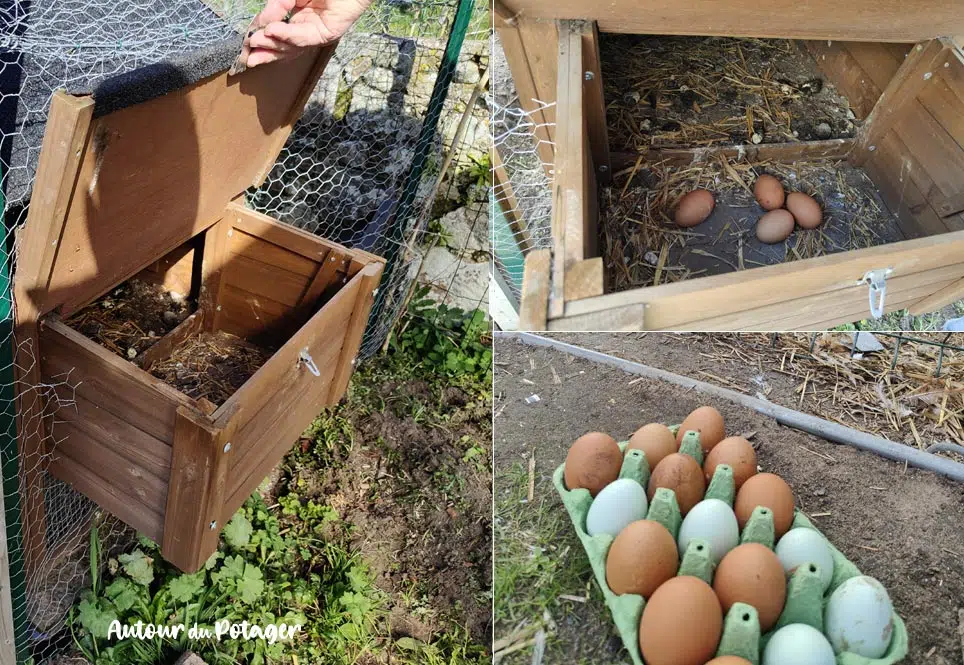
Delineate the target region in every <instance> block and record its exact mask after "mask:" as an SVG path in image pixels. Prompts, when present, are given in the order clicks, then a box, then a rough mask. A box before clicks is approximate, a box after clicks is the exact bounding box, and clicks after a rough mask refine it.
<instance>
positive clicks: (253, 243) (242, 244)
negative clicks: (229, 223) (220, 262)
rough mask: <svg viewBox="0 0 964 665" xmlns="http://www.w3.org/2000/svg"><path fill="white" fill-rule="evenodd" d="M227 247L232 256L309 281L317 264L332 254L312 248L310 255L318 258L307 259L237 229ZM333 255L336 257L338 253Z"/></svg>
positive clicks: (323, 249) (327, 250) (326, 250)
mask: <svg viewBox="0 0 964 665" xmlns="http://www.w3.org/2000/svg"><path fill="white" fill-rule="evenodd" d="M228 247H229V251H230V253H231V254H232V256H243V257H245V258H248V259H252V260H255V261H262V262H263V263H267V264H269V265H272V266H275V267H277V268H280V269H282V270H287V271H288V272H291V273H294V274H295V275H298V276H299V277H304V278H305V279H310V278H311V277H312V276H313V275H314V274H315V273H316V272H317V271H318V263H319V262H320V261H321V260H322V259H324V258H327V257H328V255H329V254H331V253H332V250H330V249H328V248H327V247H312V249H311V251H312V253H317V254H318V256H316V257H314V258H310V259H309V258H306V257H304V256H302V255H301V254H300V253H298V252H296V251H293V250H291V249H288V248H285V247H281V246H279V245H276V244H274V243H270V242H268V241H266V240H262V239H261V238H258V237H257V236H253V235H251V234H250V233H245V232H244V231H241V230H240V229H238V228H235V229H234V233H233V234H232V235H231V242H230V244H229V245H228ZM334 254H335V255H338V252H334Z"/></svg>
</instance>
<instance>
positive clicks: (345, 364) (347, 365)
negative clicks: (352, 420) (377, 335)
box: [328, 263, 383, 404]
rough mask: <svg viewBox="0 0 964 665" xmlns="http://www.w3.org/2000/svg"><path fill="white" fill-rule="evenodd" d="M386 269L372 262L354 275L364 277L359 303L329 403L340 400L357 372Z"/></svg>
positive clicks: (351, 319)
mask: <svg viewBox="0 0 964 665" xmlns="http://www.w3.org/2000/svg"><path fill="white" fill-rule="evenodd" d="M382 268H383V266H382V264H381V263H369V264H368V265H367V266H365V268H364V269H363V270H362V271H361V272H360V273H358V275H356V276H355V277H353V278H352V282H354V281H355V280H360V283H359V285H358V295H357V296H356V297H355V305H354V307H352V310H351V318H350V319H349V320H348V325H347V329H346V331H345V341H344V343H343V344H342V348H341V354H340V355H339V358H338V364H337V366H336V368H335V376H334V378H333V379H332V381H331V392H330V393H329V394H328V403H329V404H335V403H337V402H338V401H339V400H340V399H341V398H342V396H344V394H345V391H346V390H348V381H349V380H350V379H351V375H352V372H354V371H355V360H356V357H357V356H358V349H359V347H361V342H362V336H363V335H364V334H365V326H367V325H368V315H369V314H370V313H371V311H372V305H373V304H374V303H375V293H376V290H377V289H378V284H379V282H380V281H381V279H382Z"/></svg>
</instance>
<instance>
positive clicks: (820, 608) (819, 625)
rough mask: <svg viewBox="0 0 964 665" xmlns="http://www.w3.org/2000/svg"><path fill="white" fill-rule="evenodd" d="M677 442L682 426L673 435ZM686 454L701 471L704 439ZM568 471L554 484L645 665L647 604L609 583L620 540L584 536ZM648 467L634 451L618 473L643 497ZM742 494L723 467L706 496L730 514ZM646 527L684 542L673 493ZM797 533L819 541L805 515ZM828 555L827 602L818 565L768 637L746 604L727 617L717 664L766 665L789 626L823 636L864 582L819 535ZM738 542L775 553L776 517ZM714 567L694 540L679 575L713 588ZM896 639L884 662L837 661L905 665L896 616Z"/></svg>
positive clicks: (790, 592) (763, 512)
mask: <svg viewBox="0 0 964 665" xmlns="http://www.w3.org/2000/svg"><path fill="white" fill-rule="evenodd" d="M670 429H671V430H673V433H674V434H675V433H676V432H677V431H678V429H679V426H678V425H676V426H673V427H671V428H670ZM627 445H628V442H627V441H624V442H622V443H620V444H619V448H620V450H622V451H624V453H625V450H626V446H627ZM680 452H681V453H684V454H688V455H690V456H691V457H693V458H694V459H695V460H696V461H697V462H698V463H699V464H700V466H702V464H703V451H702V448H701V447H700V444H699V434H698V433H696V432H687V433H686V436H684V437H683V441H682V443H681V445H680ZM564 469H565V464H560V465H559V467H558V468H557V469H556V471H555V473H554V474H553V476H552V481H553V483H554V484H555V486H556V491H558V492H559V496H560V497H561V498H562V502H563V504H564V505H565V507H566V510H567V511H568V512H569V517H570V519H571V520H572V524H573V526H574V527H575V529H576V534H577V535H578V536H579V540H580V541H581V542H582V545H583V548H584V549H585V550H586V555H587V556H588V557H589V563H590V564H591V566H592V570H593V573H594V574H595V576H596V582H597V583H598V584H599V588H600V589H602V592H603V596H604V598H605V601H606V605H607V606H608V607H609V611H610V613H611V614H612V617H613V622H614V623H615V624H616V629H617V631H618V632H619V636H620V637H621V638H622V640H623V645H624V646H625V647H626V650H627V651H628V652H629V655H630V657H631V658H632V661H633V663H634V665H644V663H643V659H642V656H641V655H640V652H639V621H640V618H641V617H642V614H643V608H644V607H645V605H646V601H645V600H644V599H643V597H642V596H638V595H636V594H629V593H627V594H623V595H617V594H615V593H613V591H612V590H611V589H610V588H609V585H608V584H607V583H606V555H607V553H608V552H609V547H610V545H612V542H613V540H614V538H613V537H612V536H608V535H598V536H590V535H589V534H588V533H586V515H587V513H588V512H589V506H590V505H592V496H591V495H590V494H589V491H588V490H586V489H581V488H578V489H575V490H571V491H570V490H567V489H566V486H565V482H564V480H563V475H564ZM649 473H650V469H649V465H648V464H647V462H646V458H645V456H644V455H643V453H642V452H641V451H638V450H630V451H629V452H628V453H626V454H625V456H624V458H623V465H622V468H621V469H620V472H619V477H620V478H632V479H633V480H635V481H636V482H638V483H639V484H640V485H642V486H643V488H644V489H645V488H646V487H647V485H648V484H649ZM735 495H736V489H735V483H734V481H733V470H732V469H731V468H730V467H729V466H727V465H725V464H721V465H719V466H718V467H717V468H716V471H715V472H714V474H713V478H712V479H711V480H710V484H709V487H707V489H706V493H705V495H704V498H705V499H720V500H721V501H724V502H726V503H727V504H729V505H730V506H731V507H732V506H733V501H734V499H735ZM646 519H649V520H653V521H656V522H659V523H660V524H662V525H663V526H665V527H666V528H667V530H669V532H670V534H672V536H673V540H676V539H677V536H678V535H679V529H680V525H681V524H682V521H683V519H682V516H681V515H680V510H679V505H678V504H677V502H676V495H675V494H674V493H673V492H672V491H671V490H668V489H665V488H659V489H657V490H656V492H655V494H654V496H653V500H652V501H651V502H650V505H649V510H648V513H647V515H646ZM792 528H806V529H813V530H814V531H816V532H817V533H820V531H819V529H817V528H816V527H815V526H814V525H813V524H812V523H811V522H810V520H809V519H807V517H806V515H804V514H803V513H801V512H800V511H796V512H795V514H794V519H793V525H792ZM820 535H821V536H822V537H823V538H824V540H825V541H827V544H828V545H829V547H830V552H831V556H832V557H833V566H834V569H833V578H832V582H831V583H830V588H829V589H828V590H827V593H826V594H823V593H822V589H821V585H820V571H819V568H818V567H817V566H816V565H815V564H813V565H810V566H806V567H803V566H801V567H800V568H798V569H797V570H796V571H795V572H794V573H793V575H791V577H790V580H789V581H788V584H787V600H786V604H785V606H784V609H783V612H782V614H781V615H780V618H779V619H778V620H777V623H776V626H774V628H773V630H772V631H770V632H769V633H766V634H762V632H761V630H760V621H759V617H758V616H757V612H756V610H755V609H754V608H753V607H751V606H750V605H746V604H744V603H735V604H734V605H733V606H732V607H731V608H730V610H729V611H728V612H727V613H726V616H725V617H724V620H723V635H722V637H721V639H720V645H719V647H718V649H717V653H716V655H717V656H739V657H741V658H745V659H746V660H748V661H750V662H751V663H753V665H760V661H761V654H762V652H763V649H764V647H765V646H766V643H767V642H768V641H769V638H770V636H772V635H773V633H774V632H775V631H777V630H779V629H780V628H782V627H783V626H786V625H789V624H791V623H805V624H808V625H810V626H813V627H814V628H816V629H817V630H819V631H820V632H821V633H822V632H823V614H824V608H825V607H826V604H827V601H828V600H829V598H830V594H831V593H832V592H833V590H834V589H836V588H837V587H838V586H840V585H841V584H842V583H843V582H844V581H846V580H848V579H850V578H851V577H856V576H858V575H860V574H861V572H860V570H858V568H857V566H855V565H854V564H853V563H852V562H851V561H849V560H848V559H847V557H845V556H844V555H843V554H842V553H841V552H840V551H839V550H838V549H837V548H836V547H834V546H833V544H832V543H830V542H829V541H828V540H827V538H826V536H823V534H822V533H821V534H820ZM740 542H741V543H748V542H755V543H760V544H762V545H765V546H766V547H768V548H770V549H773V547H774V545H775V537H774V529H773V516H772V515H771V514H770V511H769V510H767V509H766V508H764V507H762V506H758V507H757V508H756V509H755V510H754V511H753V513H752V515H751V516H750V519H749V520H748V521H747V523H746V525H745V526H744V528H743V530H742V532H741V534H740ZM713 569H714V563H713V559H712V557H711V555H710V548H709V544H708V543H706V542H705V541H701V540H694V541H691V542H690V543H689V545H688V546H687V549H686V552H684V553H683V556H682V561H681V562H680V567H679V571H678V573H677V575H692V576H694V577H699V578H700V579H702V580H703V581H704V582H706V583H707V584H712V581H713ZM893 622H894V631H893V634H892V636H891V639H890V645H889V647H888V648H887V653H886V654H884V656H883V657H881V658H876V659H875V658H866V657H864V656H860V655H858V654H855V653H849V652H844V653H841V654H839V655H837V665H893V663H897V662H900V661H901V660H903V658H904V657H905V656H906V655H907V646H908V638H907V628H906V627H905V626H904V622H903V621H902V620H901V618H900V617H899V616H898V615H897V613H896V612H895V613H894V615H893Z"/></svg>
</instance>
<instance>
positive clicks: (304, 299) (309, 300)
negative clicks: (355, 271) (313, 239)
mask: <svg viewBox="0 0 964 665" xmlns="http://www.w3.org/2000/svg"><path fill="white" fill-rule="evenodd" d="M347 261H348V259H347V258H346V257H344V256H336V255H335V253H334V252H329V253H328V256H326V257H325V258H324V259H323V260H322V261H321V263H320V264H319V265H318V269H317V270H316V271H315V274H314V276H313V277H312V278H311V282H309V283H308V286H307V287H306V288H305V290H304V293H303V294H302V295H301V298H300V299H299V301H298V304H299V305H306V304H307V305H312V304H314V303H315V302H316V301H317V300H318V299H319V298H321V296H322V295H323V294H324V293H325V291H327V290H328V289H329V288H331V286H332V285H333V284H335V282H336V280H337V279H338V275H339V273H345V272H346V268H347Z"/></svg>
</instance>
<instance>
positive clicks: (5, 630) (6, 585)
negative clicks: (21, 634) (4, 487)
mask: <svg viewBox="0 0 964 665" xmlns="http://www.w3.org/2000/svg"><path fill="white" fill-rule="evenodd" d="M5 516H6V512H5V510H4V507H3V492H0V663H16V662H17V647H18V645H17V639H16V638H17V635H16V632H15V631H14V624H13V597H12V593H11V591H12V590H11V588H10V551H9V550H8V549H7V522H6V517H5Z"/></svg>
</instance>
